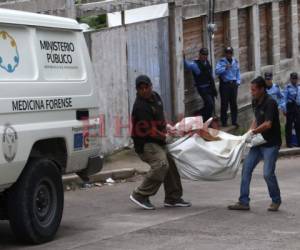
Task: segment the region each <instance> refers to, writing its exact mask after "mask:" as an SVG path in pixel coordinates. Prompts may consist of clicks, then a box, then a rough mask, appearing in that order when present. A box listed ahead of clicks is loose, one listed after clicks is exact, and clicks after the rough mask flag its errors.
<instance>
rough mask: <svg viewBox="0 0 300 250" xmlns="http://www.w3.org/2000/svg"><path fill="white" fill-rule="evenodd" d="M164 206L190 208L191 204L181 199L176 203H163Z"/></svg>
mask: <svg viewBox="0 0 300 250" xmlns="http://www.w3.org/2000/svg"><path fill="white" fill-rule="evenodd" d="M164 206H165V207H191V206H192V203H190V202H188V201H184V200H183V199H179V200H176V201H165V202H164Z"/></svg>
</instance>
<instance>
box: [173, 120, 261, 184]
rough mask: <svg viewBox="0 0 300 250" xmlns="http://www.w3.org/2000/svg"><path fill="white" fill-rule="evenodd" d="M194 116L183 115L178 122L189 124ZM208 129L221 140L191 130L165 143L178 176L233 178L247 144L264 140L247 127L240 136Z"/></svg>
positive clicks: (213, 179)
mask: <svg viewBox="0 0 300 250" xmlns="http://www.w3.org/2000/svg"><path fill="white" fill-rule="evenodd" d="M193 119H195V118H190V117H189V118H185V119H183V121H181V122H180V123H181V124H183V123H188V124H191V123H192V120H193ZM201 126H203V123H202V124H201V122H200V123H198V125H197V126H196V127H197V129H199V128H201ZM177 127H178V126H177ZM181 127H184V126H181ZM203 127H205V126H203ZM174 128H175V127H173V129H174ZM185 128H186V127H185ZM204 129H205V128H204ZM206 129H207V128H206ZM208 131H209V132H210V134H214V135H216V134H217V136H218V137H219V138H220V139H221V140H219V141H205V140H204V139H203V138H202V137H200V136H199V135H197V134H193V135H186V136H184V137H182V138H179V139H178V140H176V141H175V142H173V143H170V144H168V146H167V147H168V150H169V153H170V154H171V156H172V157H173V158H174V160H175V163H176V166H177V168H178V172H179V174H180V175H181V177H183V178H186V179H190V180H207V181H221V180H228V179H233V178H234V177H235V176H236V174H237V172H238V169H239V166H240V163H241V160H242V159H243V156H244V152H245V149H246V148H247V146H257V145H259V144H262V143H264V139H263V137H262V136H261V135H260V134H259V135H254V136H253V134H252V133H251V132H250V131H249V132H247V133H246V134H244V135H243V136H234V135H231V134H228V133H225V132H222V131H216V130H213V129H208Z"/></svg>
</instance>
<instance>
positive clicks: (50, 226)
mask: <svg viewBox="0 0 300 250" xmlns="http://www.w3.org/2000/svg"><path fill="white" fill-rule="evenodd" d="M7 206H8V217H9V221H10V226H11V229H12V231H13V232H14V234H15V235H16V237H17V238H18V239H19V240H20V241H22V242H27V243H33V244H40V243H44V242H48V241H51V240H52V239H53V238H54V236H55V234H56V232H57V230H58V227H59V225H60V222H61V218H62V214H63V207H64V189H63V184H62V176H61V173H60V171H59V168H58V167H57V165H56V164H55V163H54V162H53V161H51V160H49V159H32V160H30V161H29V162H28V163H27V166H26V167H25V169H24V171H23V172H22V174H21V176H20V178H19V180H18V181H17V182H16V183H15V184H14V185H13V186H12V188H11V189H10V190H9V193H8V201H7Z"/></svg>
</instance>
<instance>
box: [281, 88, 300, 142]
mask: <svg viewBox="0 0 300 250" xmlns="http://www.w3.org/2000/svg"><path fill="white" fill-rule="evenodd" d="M299 91H300V89H299V86H298V84H296V85H293V84H292V83H289V84H287V86H286V87H285V89H284V91H283V95H284V101H285V112H286V124H285V137H286V144H287V146H288V147H290V146H292V145H291V143H292V130H293V128H295V131H296V136H297V141H298V144H299V142H300V117H299V113H300V112H299V109H300V106H299V97H298V95H299V94H300V93H299Z"/></svg>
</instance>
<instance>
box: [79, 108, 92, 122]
mask: <svg viewBox="0 0 300 250" xmlns="http://www.w3.org/2000/svg"><path fill="white" fill-rule="evenodd" d="M88 119H89V111H88V110H86V109H82V110H76V120H78V121H84V120H88Z"/></svg>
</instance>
